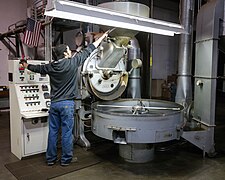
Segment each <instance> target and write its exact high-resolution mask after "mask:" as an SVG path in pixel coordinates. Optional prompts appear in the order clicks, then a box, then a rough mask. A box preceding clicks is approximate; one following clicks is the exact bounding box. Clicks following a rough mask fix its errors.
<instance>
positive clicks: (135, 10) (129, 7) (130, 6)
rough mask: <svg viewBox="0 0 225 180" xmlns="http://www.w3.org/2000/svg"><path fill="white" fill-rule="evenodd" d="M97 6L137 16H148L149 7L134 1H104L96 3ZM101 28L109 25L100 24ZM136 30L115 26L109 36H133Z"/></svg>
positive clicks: (106, 28)
mask: <svg viewBox="0 0 225 180" xmlns="http://www.w3.org/2000/svg"><path fill="white" fill-rule="evenodd" d="M98 6H99V7H102V8H106V9H111V10H112V11H117V12H121V13H124V14H127V15H134V16H139V17H146V18H148V17H149V7H148V6H146V5H144V4H140V3H135V2H119V1H117V2H116V1H114V2H106V3H102V4H99V5H98ZM100 27H101V28H102V29H103V30H108V29H109V27H106V26H100ZM137 33H138V32H137V31H133V30H128V29H121V28H116V29H115V30H114V31H113V32H111V33H110V35H111V36H113V37H116V36H126V37H130V38H132V37H134V36H135V35H136V34H137Z"/></svg>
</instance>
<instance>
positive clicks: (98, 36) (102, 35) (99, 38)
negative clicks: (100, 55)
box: [93, 31, 109, 48]
mask: <svg viewBox="0 0 225 180" xmlns="http://www.w3.org/2000/svg"><path fill="white" fill-rule="evenodd" d="M108 35H109V31H106V32H105V33H98V34H96V35H95V36H94V38H95V39H96V41H95V42H93V45H94V46H95V47H96V48H97V47H98V46H99V44H100V43H101V42H102V40H103V39H105V38H106V37H108Z"/></svg>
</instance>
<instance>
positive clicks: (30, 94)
mask: <svg viewBox="0 0 225 180" xmlns="http://www.w3.org/2000/svg"><path fill="white" fill-rule="evenodd" d="M19 62H20V61H19V60H9V93H10V94H9V95H10V133H11V151H12V153H13V154H15V155H16V156H17V157H18V158H19V159H21V158H22V157H25V156H30V155H34V154H38V153H42V152H45V151H46V148H47V139H48V110H49V107H50V84H49V77H48V75H43V74H39V73H34V72H32V71H29V70H28V69H25V68H21V66H20V64H19ZM27 62H28V64H34V65H42V64H46V63H48V62H46V61H37V60H28V61H27Z"/></svg>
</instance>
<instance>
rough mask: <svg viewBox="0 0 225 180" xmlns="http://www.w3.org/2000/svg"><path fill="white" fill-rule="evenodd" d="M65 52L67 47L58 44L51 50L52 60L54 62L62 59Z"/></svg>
mask: <svg viewBox="0 0 225 180" xmlns="http://www.w3.org/2000/svg"><path fill="white" fill-rule="evenodd" d="M66 51H67V45H65V44H59V45H57V46H56V47H55V48H54V49H53V52H54V55H53V56H54V57H55V58H54V59H55V60H59V59H62V58H64V56H65V55H64V52H66Z"/></svg>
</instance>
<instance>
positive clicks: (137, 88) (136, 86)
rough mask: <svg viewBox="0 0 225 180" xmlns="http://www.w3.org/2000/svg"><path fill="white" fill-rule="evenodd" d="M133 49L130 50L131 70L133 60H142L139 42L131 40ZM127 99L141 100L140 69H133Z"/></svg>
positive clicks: (129, 65)
mask: <svg viewBox="0 0 225 180" xmlns="http://www.w3.org/2000/svg"><path fill="white" fill-rule="evenodd" d="M130 43H131V48H129V49H128V69H131V63H132V60H133V59H140V57H141V55H140V46H139V43H138V40H137V39H136V38H133V39H131V40H130ZM127 97H129V98H141V76H140V68H137V69H133V71H132V72H131V74H130V75H129V80H128V88H127Z"/></svg>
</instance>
